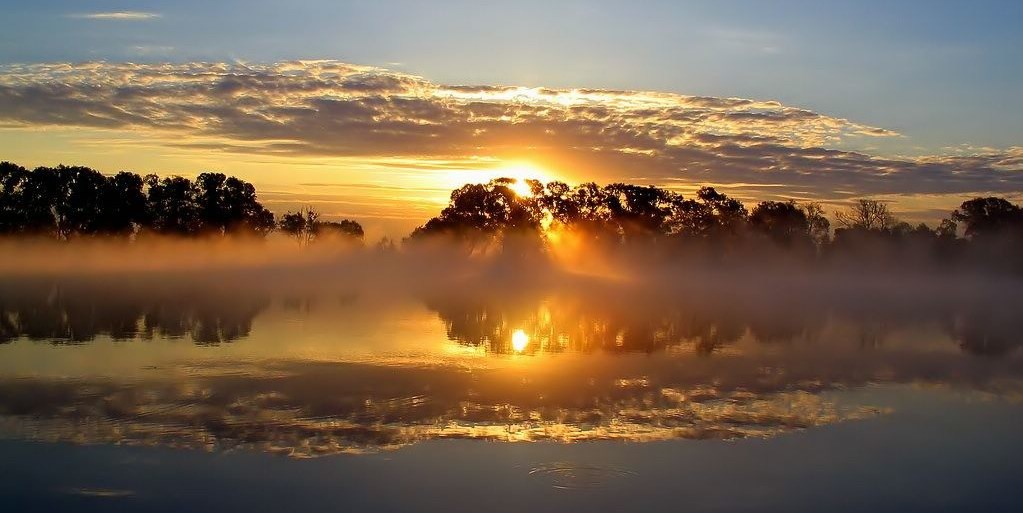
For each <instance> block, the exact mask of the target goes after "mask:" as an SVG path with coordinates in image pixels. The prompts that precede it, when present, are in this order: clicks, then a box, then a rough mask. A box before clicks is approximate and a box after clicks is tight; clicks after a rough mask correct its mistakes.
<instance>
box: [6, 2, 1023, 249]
mask: <svg viewBox="0 0 1023 513" xmlns="http://www.w3.org/2000/svg"><path fill="white" fill-rule="evenodd" d="M0 9H2V11H3V12H4V19H5V24H4V25H5V27H4V30H3V31H2V32H0V160H11V161H15V162H18V163H21V164H23V165H26V166H36V165H54V164H56V163H61V162H62V163H74V164H84V165H90V166H93V167H96V168H98V169H100V170H101V171H104V172H114V171H117V170H120V169H133V170H136V171H139V172H158V173H161V174H182V175H194V174H196V173H198V172H199V171H202V170H207V169H216V170H221V171H224V172H229V173H233V174H237V175H239V176H241V177H243V178H246V179H248V180H250V181H252V182H253V183H255V184H256V185H257V188H259V190H260V191H261V193H262V196H261V197H262V198H263V199H264V200H265V201H266V202H267V203H268V206H270V207H271V208H272V209H274V210H284V209H288V208H298V207H299V206H312V207H314V208H317V209H319V210H321V211H323V212H325V213H326V214H327V217H353V218H356V219H358V220H360V221H361V222H363V224H365V225H367V228H369V230H368V231H369V233H370V234H375V233H379V234H388V235H401V233H402V232H403V231H406V230H408V229H409V228H411V227H412V226H415V225H416V224H419V223H422V222H423V221H424V220H425V219H426V218H427V217H429V216H430V215H432V214H433V213H435V211H436V210H438V209H439V208H440V206H441V205H442V204H443V202H444V201H445V198H446V196H447V192H448V191H449V190H450V189H451V188H453V187H455V186H458V185H460V184H461V183H464V182H468V181H481V180H487V179H489V178H492V177H495V176H501V175H511V176H522V177H525V176H531V177H532V176H535V177H539V178H543V179H561V180H565V181H569V182H572V183H578V182H582V181H589V180H595V181H598V182H610V181H630V182H638V183H652V184H658V185H664V186H668V187H672V188H677V189H678V190H680V191H682V192H683V193H684V192H685V191H688V190H692V189H694V188H695V187H698V186H699V185H703V184H707V185H715V186H718V187H720V188H722V189H725V190H727V191H728V192H729V193H731V194H734V195H736V196H738V197H740V198H743V199H745V200H747V201H754V200H761V199H781V198H794V199H797V200H808V199H813V200H819V201H823V202H825V204H826V205H830V206H833V207H834V208H839V207H840V205H841V204H842V203H843V202H845V201H849V200H850V199H852V198H856V197H864V196H871V197H877V198H881V199H886V200H888V199H890V200H892V201H893V208H894V209H895V210H896V211H897V212H900V213H902V215H903V217H904V218H906V219H908V220H923V221H931V222H933V221H934V220H936V219H937V218H938V217H940V216H941V215H944V214H945V213H947V211H948V210H950V209H951V208H954V206H956V205H957V204H958V203H959V202H961V201H962V200H963V199H966V198H968V197H972V196H976V195H980V194H998V195H1002V196H1008V197H1010V198H1019V197H1021V193H1023V148H1021V146H1023V98H1021V95H1020V94H1019V91H1021V90H1023V59H1020V58H1019V54H1020V50H1021V49H1023V31H1020V30H1019V26H1018V25H1019V20H1021V19H1023V3H1020V2H1010V1H1003V2H991V1H988V2H984V1H979V2H944V1H903V2H875V1H849V2H826V3H825V2H811V1H806V2H802V1H779V2H766V1H763V2H761V1H748V2H733V1H714V2H711V1H706V2H694V1H664V2H661V1H647V2H637V1H633V2H625V1H620V2H615V1H585V2H583V1H572V0H569V1H558V2H552V1H549V0H548V1H544V2H533V1H528V0H526V1H517V2H501V3H499V2H470V1H464V2H463V1H434V2H422V1H420V2H413V1H408V2H402V1H380V0H377V1H353V2H341V1H327V0H310V1H304V2H300V1H293V2H288V3H284V2H270V1H263V0H248V1H244V2H240V1H233V0H227V1H220V2H201V1H193V0H178V1H174V2H156V1H142V2H108V1H89V0H75V1H70V0H65V1H46V0H38V1H33V2H15V1H12V0H3V1H2V2H0Z"/></svg>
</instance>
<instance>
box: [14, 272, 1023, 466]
mask: <svg viewBox="0 0 1023 513" xmlns="http://www.w3.org/2000/svg"><path fill="white" fill-rule="evenodd" d="M171 283H173V284H172V285H167V282H163V284H162V285H161V286H160V287H153V286H151V284H147V283H145V282H138V281H133V282H129V283H121V284H116V285H112V284H110V283H102V282H96V281H54V280H35V281H31V282H29V281H24V282H21V283H18V284H16V285H13V286H12V285H8V286H5V287H4V288H3V292H2V294H0V319H2V329H3V332H2V337H3V340H4V341H5V342H7V343H8V344H7V345H6V346H4V348H3V349H0V351H7V352H6V353H5V354H4V355H3V356H4V357H7V358H14V359H18V358H20V359H21V360H18V361H15V363H13V364H10V366H8V367H7V368H8V369H12V368H13V369H17V370H19V372H14V373H10V374H8V375H6V376H4V377H0V434H2V435H3V436H9V437H17V438H28V439H36V440H50V441H57V440H63V441H74V442H80V443H128V444H147V445H150V444H152V445H166V446H173V447H191V448H204V449H227V448H234V447H249V448H257V449H260V450H266V451H273V452H282V453H286V454H289V455H293V456H315V455H321V454H334V453H340V452H362V451H368V450H379V449H382V448H394V447H401V446H405V445H408V444H412V443H415V442H417V441H420V440H425V439H436V438H476V439H490V440H501V441H535V440H556V441H561V442H572V441H580V440H597V439H614V440H626V441H633V442H639V441H650V440H665V439H678V438H686V439H735V438H745V437H767V436H773V435H776V434H779V433H785V432H789V431H793V430H801V429H809V428H814V427H817V426H822V425H827V424H832V423H836V422H843V421H848V420H854V419H869V418H873V417H876V416H878V415H883V414H885V413H886V412H888V411H890V410H889V408H888V407H880V406H877V403H876V402H874V401H871V400H866V399H864V397H865V396H864V395H863V394H858V395H857V394H850V393H849V392H850V391H864V390H866V391H870V394H866V397H870V396H873V397H882V396H883V395H884V394H885V393H886V391H889V390H892V389H893V387H894V388H900V389H901V388H905V387H911V388H912V387H930V388H933V387H941V388H944V389H948V390H958V391H970V393H983V394H986V395H988V396H990V397H999V398H1010V399H1018V398H1020V397H1023V396H1021V394H1020V392H1021V391H1023V386H1021V383H1023V381H1021V377H1023V358H1021V356H1020V351H1019V350H1018V349H1019V346H1020V343H1021V339H1020V336H1019V333H1021V328H1023V325H1021V324H1023V320H1021V319H1020V318H1019V316H1017V315H1015V314H1014V312H1013V310H1012V305H1013V304H1018V303H1016V302H1015V301H1014V299H1015V298H1013V297H1006V296H1005V295H996V296H986V297H978V296H975V295H967V296H962V297H960V296H937V297H921V296H904V297H900V296H884V297H874V298H873V300H871V301H864V300H862V298H858V297H856V296H855V295H853V294H850V293H849V292H848V291H841V292H839V293H834V292H818V293H800V294H791V295H770V296H765V295H762V294H761V293H759V292H758V293H753V292H748V291H746V292H744V291H741V290H735V291H729V293H727V294H700V293H698V292H699V291H690V292H691V293H689V294H679V293H678V291H671V292H666V291H663V290H661V291H658V290H650V289H635V290H629V289H619V290H617V291H616V293H613V294H612V293H608V291H599V290H594V289H592V288H581V289H571V288H559V289H558V290H556V291H552V290H549V289H545V288H543V287H525V288H522V289H519V290H510V289H500V288H496V287H471V288H460V289H457V290H458V291H455V292H448V293H445V294H443V295H437V294H418V295H417V296H416V297H420V298H421V299H422V304H423V305H424V306H425V308H422V307H421V308H420V309H419V310H418V312H419V314H418V315H419V317H415V316H413V317H412V318H409V317H408V315H409V314H407V312H405V311H404V310H402V311H399V310H396V309H395V307H393V306H389V305H390V303H388V302H384V303H374V302H372V301H371V300H370V299H368V295H369V292H367V291H366V290H362V291H357V292H344V293H341V292H338V290H339V289H338V288H336V287H331V288H330V292H329V293H319V294H317V293H314V292H312V291H310V290H304V291H302V292H301V293H300V292H295V291H290V292H288V293H281V294H276V295H275V294H271V293H269V292H268V290H267V289H262V288H251V287H245V286H243V285H242V284H239V283H236V282H235V283H228V284H225V283H217V282H212V283H198V282H194V281H188V280H180V281H178V280H172V281H171ZM275 290H276V289H275ZM757 290H760V291H762V290H763V288H758V289H757ZM465 291H470V292H465ZM480 291H487V292H480ZM803 292H806V291H803ZM317 318H322V319H326V323H325V325H326V326H329V328H328V330H329V336H325V337H324V336H322V334H319V333H320V332H317V331H315V330H312V331H310V330H309V328H308V327H309V325H312V324H314V323H315V319H317ZM400 324H406V325H408V326H409V328H408V331H407V332H406V334H404V335H402V336H401V337H404V338H408V339H409V340H408V341H407V343H408V345H406V346H389V345H387V344H389V343H392V342H389V341H383V340H376V339H371V340H369V341H368V342H365V345H366V346H367V347H368V348H369V349H367V350H366V351H365V352H362V353H358V354H356V353H355V352H351V351H350V350H348V349H346V348H350V347H351V346H352V344H354V343H355V342H353V341H354V340H356V339H357V338H358V337H360V336H362V335H360V333H364V332H372V333H376V332H378V331H381V330H383V329H384V328H385V327H387V326H393V325H400ZM432 324H441V325H442V326H443V331H444V333H445V334H446V336H447V338H448V339H450V340H451V341H452V342H451V343H448V344H444V343H442V341H438V342H440V343H438V344H433V343H432V342H431V341H430V340H428V338H429V337H428V335H426V334H427V333H429V330H428V329H424V327H429V326H431V325H432ZM416 333H419V334H420V335H416ZM178 337H190V338H191V339H192V340H194V341H195V342H196V343H197V344H204V345H205V344H217V343H220V342H230V341H234V340H242V341H241V342H239V343H237V344H230V345H228V346H221V347H205V348H202V352H201V353H200V354H199V356H197V353H194V352H186V351H184V350H183V349H182V348H181V347H180V344H178V345H174V344H173V343H170V345H167V346H164V345H161V344H164V343H168V342H169V341H171V339H174V338H178ZM417 337H421V338H417ZM100 339H103V340H100ZM107 339H109V340H107ZM243 339H244V340H243ZM313 339H315V340H313ZM104 340H106V341H104ZM110 340H114V341H116V340H138V341H140V342H141V341H142V340H145V341H148V342H147V344H146V345H145V346H143V347H137V346H136V344H134V343H133V342H129V343H128V344H121V345H113V346H110V348H112V349H111V351H121V352H123V353H121V354H124V353H127V352H129V351H136V350H137V351H138V352H139V353H140V354H158V355H160V356H159V357H158V359H157V360H154V363H151V364H148V365H146V366H140V368H139V369H138V370H136V372H134V373H131V374H130V375H129V374H127V373H121V372H119V371H114V370H109V371H105V370H104V368H103V367H102V362H97V361H96V360H95V359H86V358H82V359H81V360H82V361H81V362H79V361H78V360H73V361H71V362H70V363H67V364H66V365H65V366H64V367H61V368H60V369H59V370H58V371H54V372H43V371H31V370H30V369H33V368H36V367H32V366H31V365H34V363H33V362H39V361H40V360H44V359H47V358H58V357H65V356H66V355H68V354H75V353H74V352H76V351H78V352H80V351H86V350H87V349H88V347H86V346H78V347H60V348H59V349H60V351H61V352H59V353H57V352H54V351H56V348H54V346H52V345H51V344H39V343H38V341H46V342H52V343H55V344H72V343H73V344H82V343H85V342H88V341H95V342H94V344H96V346H97V347H100V346H103V344H108V343H111V342H110ZM314 342H315V343H316V344H320V346H317V347H320V349H318V350H317V351H311V350H308V349H307V347H308V344H312V343H314ZM303 344H307V345H303ZM103 347H106V346H103ZM133 347H134V349H133ZM247 347H248V349H247ZM261 347H272V348H273V352H258V351H257V350H256V349H257V348H261ZM323 348H328V349H326V350H325V349H323ZM409 348H413V349H409ZM193 349H195V348H193ZM228 349H230V351H228ZM324 354H327V355H328V356H327V357H324V356H323V355H324ZM367 355H368V356H367ZM978 355H982V357H978ZM314 356H315V357H314ZM19 361H20V362H21V363H20V364H19V363H18V362H19ZM18 365H21V366H20V367H19V366H18ZM38 368H42V367H38ZM883 402H884V401H881V403H883Z"/></svg>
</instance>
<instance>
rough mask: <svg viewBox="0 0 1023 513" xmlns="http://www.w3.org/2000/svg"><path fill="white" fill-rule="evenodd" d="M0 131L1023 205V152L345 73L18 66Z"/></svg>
mask: <svg viewBox="0 0 1023 513" xmlns="http://www.w3.org/2000/svg"><path fill="white" fill-rule="evenodd" d="M0 123H4V124H16V125H20V126H26V127H33V126H67V127H92V128H103V129H115V130H133V131H136V130H148V131H150V133H151V134H153V137H154V138H159V137H165V138H173V139H174V141H173V142H172V143H171V144H173V145H174V146H175V147H178V148H181V147H184V148H194V149H196V150H200V149H201V150H204V151H208V150H210V149H217V150H220V151H225V152H235V153H256V154H262V155H275V156H282V157H295V158H309V157H317V156H325V157H366V158H379V157H385V156H386V157H389V158H393V157H400V158H407V159H452V160H458V159H465V160H468V159H472V158H479V157H492V158H529V159H532V160H536V161H540V162H544V163H547V164H549V165H551V166H552V167H555V168H556V169H563V170H565V171H566V174H573V175H574V176H576V177H579V178H580V179H593V180H599V181H611V180H626V179H628V180H635V181H648V182H653V183H662V184H664V183H667V184H675V185H678V186H680V187H682V186H685V185H688V184H697V183H701V184H714V185H719V186H732V187H738V188H744V189H747V190H751V191H761V192H764V191H770V193H771V194H777V193H778V191H784V193H785V195H787V196H790V197H816V198H832V199H841V198H845V197H850V196H858V195H866V194H967V193H969V194H974V193H981V192H994V193H1020V192H1023V148H1010V149H1006V150H998V149H984V150H977V151H975V152H972V153H964V152H955V153H951V154H948V155H939V156H929V157H914V158H909V157H905V158H896V157H885V156H878V155H871V154H869V153H865V152H857V151H847V150H841V149H838V148H840V147H842V146H843V145H846V143H855V142H856V141H863V140H864V138H874V137H893V136H898V134H897V133H895V132H892V131H890V130H887V129H884V128H881V127H872V126H867V125H863V124H860V123H856V122H854V121H851V120H848V119H843V118H838V117H834V116H828V115H826V114H821V113H817V112H813V111H810V110H807V109H802V108H798V107H792V106H788V105H784V104H781V103H779V102H776V101H762V100H752V99H744V98H718V97H708V96H686V95H678V94H670V93H659V92H649V91H620V90H604V89H551V88H542V87H538V88H527V87H514V86H502V85H447V84H438V83H434V82H431V81H429V80H427V79H425V78H423V77H419V76H415V75H410V74H407V73H402V72H396V71H393V70H387V69H382V68H376V67H369V66H358V65H353V64H347V63H342V62H336V61H293V62H281V63H275V64H264V65H254V64H237V63H236V64H226V63H183V64H152V65H148V64H128V63H95V62H94V63H83V64H62V63H58V64H34V65H8V66H2V67H0ZM846 146H847V145H846Z"/></svg>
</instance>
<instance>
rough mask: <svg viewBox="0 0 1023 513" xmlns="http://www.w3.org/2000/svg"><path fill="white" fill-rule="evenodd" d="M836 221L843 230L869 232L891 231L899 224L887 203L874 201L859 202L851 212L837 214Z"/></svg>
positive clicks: (862, 200)
mask: <svg viewBox="0 0 1023 513" xmlns="http://www.w3.org/2000/svg"><path fill="white" fill-rule="evenodd" d="M835 220H836V221H837V222H838V225H839V226H841V227H842V228H845V229H849V230H868V231H886V230H890V229H892V228H893V227H894V226H895V225H896V224H897V223H898V220H896V219H895V216H893V215H892V213H891V212H890V211H889V210H888V205H887V204H886V203H882V202H880V201H877V200H873V199H860V200H857V201H856V203H854V204H853V206H852V207H851V208H850V209H849V210H845V211H839V212H837V213H836V214H835Z"/></svg>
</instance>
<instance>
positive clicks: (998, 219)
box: [952, 197, 1023, 239]
mask: <svg viewBox="0 0 1023 513" xmlns="http://www.w3.org/2000/svg"><path fill="white" fill-rule="evenodd" d="M952 220H953V221H955V222H958V223H962V224H963V225H964V226H965V229H966V231H965V235H966V236H967V237H969V238H981V239H982V238H986V237H994V236H1005V235H1023V209H1021V208H1020V207H1018V206H1016V205H1013V204H1012V203H1009V202H1008V201H1007V200H1005V199H1003V198H993V197H988V198H974V199H972V200H969V201H965V202H963V204H962V205H961V206H960V207H959V208H958V209H956V210H955V211H953V212H952Z"/></svg>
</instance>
